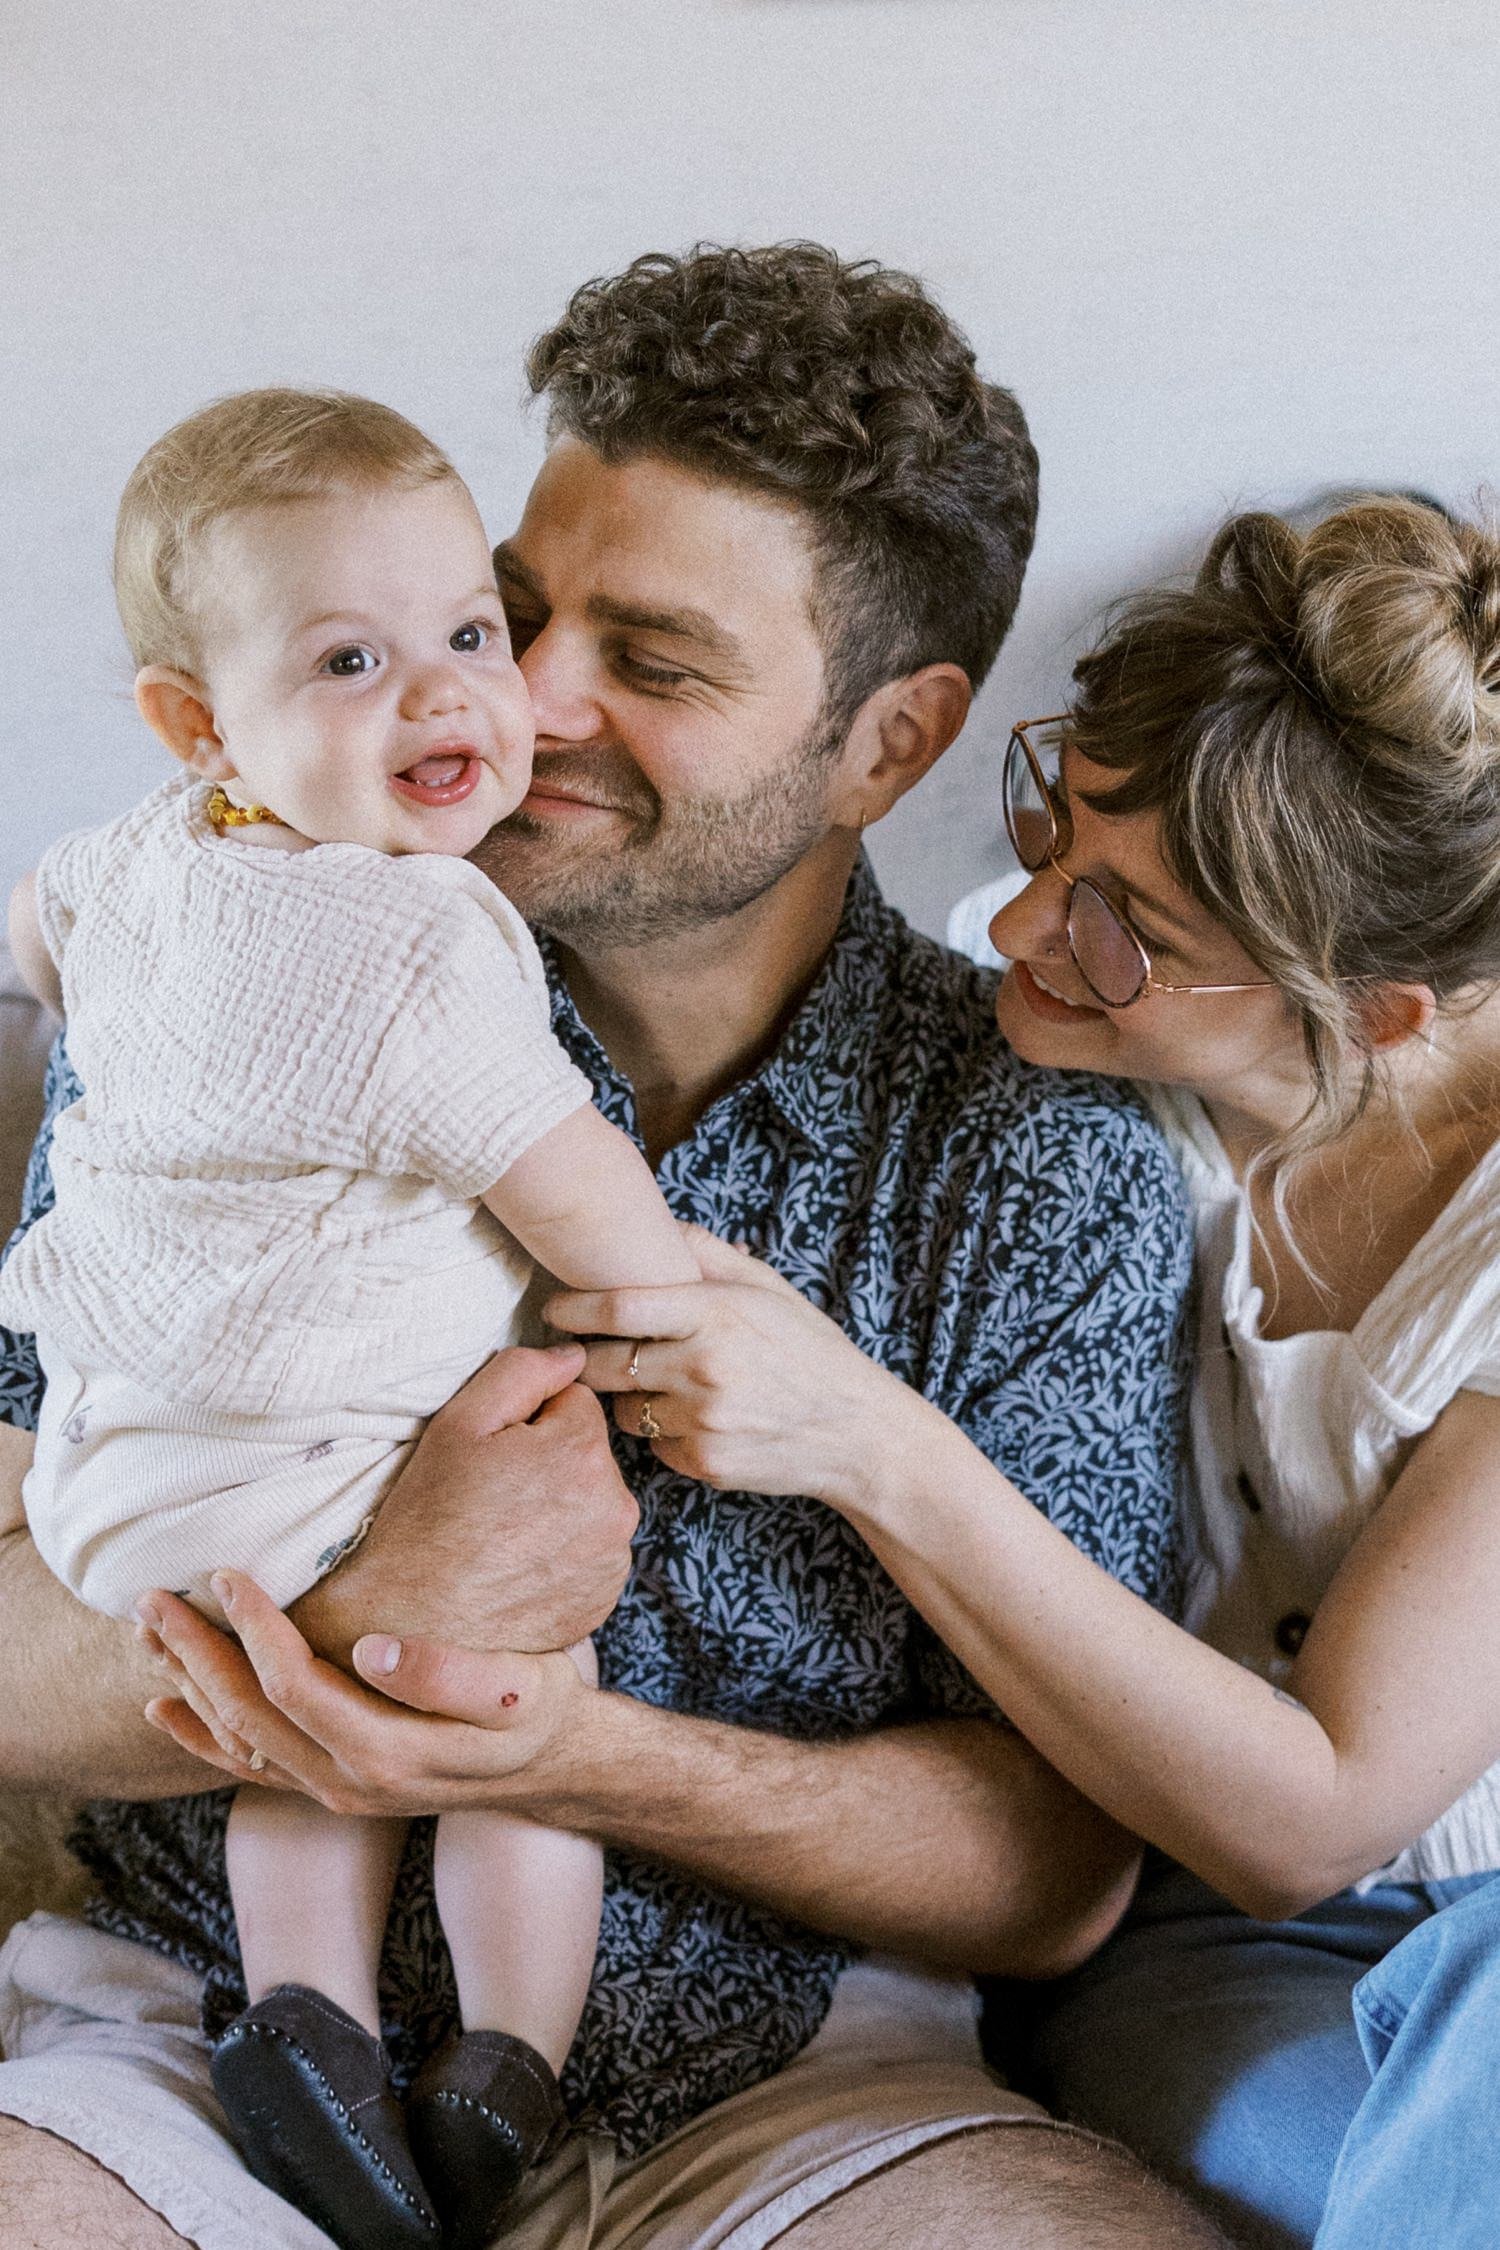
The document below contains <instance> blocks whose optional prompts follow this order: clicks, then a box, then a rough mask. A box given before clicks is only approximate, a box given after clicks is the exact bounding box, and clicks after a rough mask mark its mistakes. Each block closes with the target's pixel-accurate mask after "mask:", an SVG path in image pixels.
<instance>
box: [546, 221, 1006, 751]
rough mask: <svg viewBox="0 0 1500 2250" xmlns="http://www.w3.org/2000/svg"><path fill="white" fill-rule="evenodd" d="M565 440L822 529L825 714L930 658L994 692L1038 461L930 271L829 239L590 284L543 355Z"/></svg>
mask: <svg viewBox="0 0 1500 2250" xmlns="http://www.w3.org/2000/svg"><path fill="white" fill-rule="evenodd" d="M527 375H528V377H529V380H530V383H531V388H532V390H533V392H535V393H539V394H545V396H546V398H547V400H548V402H549V408H550V414H549V423H548V428H549V433H550V434H551V435H553V436H558V435H567V436H571V437H576V438H580V439H582V440H583V442H584V443H585V444H587V445H589V446H591V447H592V448H593V449H594V451H595V452H597V453H598V454H600V455H601V456H602V458H603V459H605V460H606V461H611V462H614V461H621V460H624V459H627V458H629V457H631V456H632V455H636V454H643V453H650V454H657V455H660V456H661V457H663V458H664V459H666V460H669V461H673V462H676V463H678V464H680V465H681V466H682V467H684V468H689V469H693V470H696V471H698V472H700V473H701V474H703V475H706V476H710V477H717V478H723V479H724V480H725V481H727V482H729V483H733V484H737V485H740V486H742V487H747V488H748V489H750V490H751V491H755V492H762V493H767V494H770V495H772V496H773V497H775V498H778V499H781V500H785V501H788V502H790V503H792V505H794V506H795V507H796V508H798V509H799V510H800V511H801V512H802V514H803V515H804V517H805V518H806V519H807V521H808V523H809V524H810V526H811V530H812V537H813V545H814V553H815V557H816V564H817V573H816V581H815V592H814V618H813V622H814V625H815V627H816V629H817V631H818V633H819V636H820V638H821V640H822V643H823V649H824V654H825V658H826V660H827V667H828V676H827V686H826V690H825V698H824V711H825V716H827V717H829V718H830V719H834V720H837V721H840V722H842V723H847V721H848V720H849V719H851V718H852V717H853V715H854V713H855V712H856V711H857V710H858V708H859V706H860V704H861V703H863V701H864V700H865V698H866V696H868V695H870V694H872V693H873V691H874V690H875V689H876V688H877V687H880V686H883V685H884V684H885V682H886V681H888V680H894V679H901V678H904V677H905V675H906V674H907V673H909V672H914V671H917V670H918V669H919V668H920V667H921V666H922V665H924V664H939V663H951V664H957V665H959V666H961V667H962V669H963V670H964V671H965V672H966V673H967V674H968V676H969V679H970V681H971V682H972V683H973V685H974V686H975V687H978V685H979V683H980V681H981V680H982V679H983V678H984V676H985V674H986V673H987V672H988V670H989V668H990V666H991V664H992V663H993V662H994V660H995V655H996V652H997V651H998V649H999V647H1000V643H1001V642H1002V641H1003V640H1004V638H1005V634H1006V631H1007V629H1008V627H1009V625H1010V621H1011V618H1012V617H1013V616H1014V614H1015V608H1016V603H1017V601H1018V599H1019V598H1020V592H1021V579H1022V575H1023V573H1024V571H1025V568H1026V560H1027V557H1028V556H1029V554H1030V553H1031V544H1032V540H1033V537H1034V536H1035V532H1036V507H1037V458H1036V452H1035V449H1034V448H1033V446H1032V443H1031V439H1030V436H1029V434H1028V431H1027V428H1026V418H1025V416H1024V415H1023V413H1022V412H1021V409H1020V406H1019V405H1018V403H1017V401H1016V400H1015V399H1014V398H1013V397H1012V395H1011V393H1010V392H1009V391H1006V390H1001V389H1000V388H998V386H996V385H995V384H992V383H985V382H983V381H981V379H980V376H979V373H978V370H977V369H976V367H975V363H974V354H973V352H972V350H971V349H970V347H969V344H968V341H967V339H966V338H965V337H964V336H963V335H962V334H961V333H960V331H959V330H958V329H957V328H956V327H955V326H954V325H953V323H952V321H951V320H949V319H948V317H947V315H946V314H945V313H943V312H942V311H940V309H939V308H938V306H937V305H935V304H934V303H933V301H932V299H931V297H929V296H928V294H927V292H926V290H925V289H924V288H923V287H922V284H921V283H920V282H919V281H918V280H916V279H915V278H914V277H913V276H912V275H911V274H908V273H898V272H895V271H893V270H892V269H891V268H890V267H888V266H881V265H877V264H876V263H875V261H874V260H873V259H863V260H861V261H859V262H857V263H848V262H846V261H845V260H844V259H842V258H839V257H838V256H836V255H835V253H834V252H833V251H832V250H827V249H824V248H823V247H822V246H821V245H820V244H818V243H816V242H783V243H777V244H775V245H773V246H770V247H768V248H764V249H748V250H745V249H726V248H723V247H721V246H719V245H717V244H713V243H699V244H698V245H697V246H696V247H695V248H694V249H692V250H690V251H689V252H688V253H687V254H686V255H685V256H683V257H671V256H668V255H667V254H665V253H663V252H654V253H652V254H650V255H648V256H646V257H641V258H637V259H636V260H635V262H634V264H633V265H631V266H629V267H628V268H627V269H626V271H625V272H624V273H622V274H617V275H615V276H614V277H613V278H611V279H601V280H595V281H588V282H585V283H584V285H583V287H582V288H581V289H579V290H578V291H577V292H576V293H575V295H574V296H573V298H572V300H571V302H570V303H569V305H568V309H567V311H566V312H565V313H564V315H563V317H562V319H561V320H560V321H559V322H558V324H557V326H556V327H555V328H550V329H549V330H548V331H547V333H546V334H545V335H543V336H540V337H538V339H537V341H536V343H535V344H534V345H533V346H532V348H531V352H530V354H529V356H528V359H527Z"/></svg>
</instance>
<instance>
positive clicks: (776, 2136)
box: [0, 1914, 1068, 2250]
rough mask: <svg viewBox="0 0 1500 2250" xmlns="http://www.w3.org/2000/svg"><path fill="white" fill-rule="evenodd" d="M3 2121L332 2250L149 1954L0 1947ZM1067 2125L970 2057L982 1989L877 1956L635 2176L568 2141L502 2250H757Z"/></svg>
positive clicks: (260, 2241) (268, 2230)
mask: <svg viewBox="0 0 1500 2250" xmlns="http://www.w3.org/2000/svg"><path fill="white" fill-rule="evenodd" d="M0 2045H3V2047H4V2051H5V2055H6V2058H7V2059H6V2060H5V2062H4V2063H3V2064H0V2114H4V2115H6V2116H10V2117H17V2118H21V2119H23V2120H24V2121H25V2122H26V2123H27V2124H29V2125H39V2126H42V2127H45V2129H46V2130H47V2131H48V2132H51V2133H55V2134H57V2135H58V2136H59V2138H60V2139H62V2140H65V2141H70V2142H71V2143H72V2144H73V2145H74V2146H75V2147H77V2148H80V2149H84V2150H86V2151H87V2153H88V2154H89V2155H90V2156H93V2157H95V2158H97V2159H98V2161H99V2162H100V2163H101V2164H103V2165H105V2166H106V2167H107V2168H108V2169H109V2170H110V2171H111V2172H114V2173H116V2174H117V2175H118V2177H119V2178H120V2179H122V2180H123V2181H124V2182H125V2183H126V2185H127V2186H128V2187H130V2188H132V2189H133V2190H134V2192H135V2193H136V2194H137V2195H138V2196H139V2197H140V2198H141V2200H142V2201H143V2202H144V2203H147V2204H149V2205H150V2207H151V2209H152V2210H153V2211H156V2212H159V2213H160V2215H161V2217H162V2218H163V2219H165V2220H166V2222H167V2224H168V2225H169V2226H171V2227H173V2228H175V2229H176V2231H177V2232H178V2233H179V2234H180V2235H183V2236H185V2237H186V2239H187V2240H188V2241H189V2242H191V2243H195V2244H197V2245H198V2250H328V2238H327V2236H326V2235H325V2234H323V2233H322V2231H321V2230H320V2229H319V2228H317V2227H315V2226H313V2225H312V2223H311V2221H310V2220H307V2219H304V2218H303V2217H302V2216H301V2214H300V2213H299V2212H297V2211H294V2210H293V2209H292V2207H291V2206H290V2204H287V2203H283V2202H282V2200H281V2199H280V2197H279V2196H276V2195H273V2194H272V2193H271V2192H270V2190H269V2189H267V2188H263V2187H261V2186H260V2185H259V2183H258V2182H257V2181H255V2180H252V2179H251V2178H250V2176H249V2174H248V2173H247V2172H246V2170H245V2167H244V2165H243V2164H242V2163H241V2161H240V2159H239V2157H238V2155H237V2154H236V2153H235V2150H234V2148H233V2146H232V2145H231V2143H230V2141H229V2140H228V2138H227V2136H226V2134H225V2130H224V2124H223V2119H222V2116H221V2114H220V2111H219V2108H218V2104H217V2102H216V2101H215V2100H214V2096H213V2091H212V2088H211V2086H210V2084H209V2075H208V2048H207V2045H206V2043H205V2041H204V2039H203V2037H202V2034H201V2033H200V2031H199V2029H198V1982H197V1979H196V1978H194V1977H192V1976H190V1975H189V1974H188V1973H187V1971H186V1970H184V1969H180V1968H178V1967H177V1966H176V1965H175V1964H174V1963H172V1962H169V1961H164V1960H161V1959H160V1958H159V1957H158V1956H157V1955H156V1954H154V1953H151V1952H150V1951H148V1950H147V1949H146V1948H145V1947H144V1946H138V1945H131V1944H128V1943H127V1942H126V1941H125V1940H124V1939H123V1938H116V1937H108V1936H106V1935H105V1934H104V1933H102V1932H101V1931H97V1930H91V1929H89V1928H88V1927H87V1926H86V1925H85V1924H84V1923H82V1922H78V1921H75V1920H73V1919H71V1918H70V1917H68V1916H65V1915H61V1914H34V1915H32V1917H31V1919H30V1920H29V1921H27V1922H22V1923H21V1924H20V1925H19V1926H18V1927H17V1928H16V1929H15V1930H14V1931H12V1933H11V1936H10V1938H9V1940H8V1941H7V1943H6V1945H5V1947H4V1949H3V1951H0ZM989 2125H1032V2126H1037V2125H1040V2126H1044V2127H1048V2128H1051V2129H1053V2130H1057V2131H1067V2130H1068V2128H1067V2127H1057V2126H1054V2125H1053V2121H1052V2120H1051V2119H1050V2118H1049V2117H1048V2116H1047V2115H1046V2113H1045V2111H1043V2110H1040V2109H1038V2108H1037V2106H1036V2104H1035V2103H1034V2102H1028V2101H1026V2100H1024V2099H1023V2098H1022V2097H1021V2096H1020V2095H1019V2094H1012V2093H1009V2092H1007V2090H1006V2089H1005V2087H1004V2086H1003V2085H1001V2083H1000V2082H999V2080H998V2079H996V2078H995V2077H994V2076H993V2074H992V2073H991V2072H990V2071H988V2070H987V2069H986V2068H985V2067H984V2065H983V2063H982V2062H981V2061H980V2059H979V2045H978V2038H977V2034H976V2028H975V2010H974V2001H973V1994H972V1989H971V1987H970V1985H969V1983H968V1980H967V1979H965V1978H957V1977H955V1978H951V1979H948V1978H943V1977H938V1976H933V1975H930V1974H928V1973H927V1972H925V1971H919V1970H914V1969H911V1968H908V1967H906V1966H905V1965H904V1964H901V1963H897V1962H893V1961H892V1962H887V1961H870V1962H864V1963H861V1964H860V1965H859V1966H858V1967H856V1968H853V1969H850V1970H849V1971H848V1972H847V1973H846V1975H845V1976H844V1977H843V1978H842V1979H841V1980H840V1984H839V1989H838V1993H837V1995H836V1997H835V2000H834V2004H833V2007H832V2009H831V2011H830V2013H829V2016H828V2019H827V2021H826V2023H825V2024H824V2026H823V2028H822V2030H821V2031H820V2032H819V2033H818V2035H817V2037H816V2038H815V2039H814V2040H813V2041H812V2043H811V2044H810V2045H809V2046H808V2047H807V2048H805V2049H804V2051H803V2052H802V2054H800V2055H799V2056H798V2057H797V2059H796V2061H795V2062H793V2063H791V2064H789V2065H788V2067H787V2068H786V2069H785V2070H783V2071H780V2072H778V2074H777V2075H776V2076H775V2077H774V2078H770V2079H767V2080H766V2081H765V2083H764V2084H763V2085H760V2086H754V2087H752V2088H750V2090H749V2091H748V2092H747V2093H743V2094H737V2095H735V2096H734V2098H733V2099H732V2100H730V2101H727V2102H721V2103H720V2104H719V2105H718V2107H717V2108H715V2109H712V2110H709V2111H707V2112H706V2113H705V2114H704V2115H703V2116H702V2117H700V2118H697V2119H696V2120H695V2121H694V2122H693V2123H692V2124H691V2125H688V2126H686V2127H685V2128H684V2129H683V2130H682V2131H681V2132H678V2133H674V2134H673V2135H672V2137H671V2138H670V2139H669V2140H667V2141H664V2142H662V2144H661V2145H660V2146H659V2147H658V2148H655V2149H653V2150H652V2151H651V2153H650V2155H648V2156H643V2157H638V2158H636V2159H635V2160H634V2161H633V2162H631V2163H621V2162H620V2161H619V2160H618V2159H617V2158H616V2156H615V2153H614V2148H613V2144H612V2143H611V2142H610V2141H608V2140H606V2139H604V2138H602V2137H599V2136H577V2137H575V2138H574V2139H573V2140H572V2141H571V2142H569V2143H568V2144H567V2145H566V2146H565V2147H564V2148H563V2149H562V2150H561V2151H560V2152H559V2153H558V2155H557V2156H556V2157H554V2159H553V2160H552V2162H551V2163H549V2164H548V2165H546V2166H544V2167H543V2169H542V2170H541V2171H539V2172H537V2173H535V2174H534V2175H533V2177H532V2179H531V2181H530V2182H529V2183H528V2187H527V2192H526V2195H525V2198H524V2201H523V2203H522V2206H521V2208H520V2209H519V2210H518V2212H517V2214H516V2217H515V2220H514V2222H513V2224H511V2225H510V2226H508V2227H507V2229H506V2234H505V2242H506V2246H507V2250H645V2246H646V2245H649V2246H650V2250H763V2246H764V2245H766V2244H769V2243H773V2242H775V2241H776V2240H777V2239H778V2238H779V2237H780V2236H781V2235H783V2234H784V2233H785V2232H786V2231H787V2229H788V2228H789V2227H792V2226H794V2225H795V2224H796V2222H797V2221H798V2220H799V2219H802V2218H805V2217H806V2216H807V2214H808V2213H809V2212H811V2211H815V2210H817V2209H818V2207H819V2206H820V2205H821V2204H824V2203H827V2202H829V2201H831V2200H832V2198H833V2197H834V2196H836V2195H839V2194H840V2193H842V2192H843V2190H844V2189H846V2188H848V2187H851V2186H853V2185H854V2184H855V2182H857V2181H859V2180H861V2179H864V2178H866V2177H868V2176H869V2175H870V2174H871V2173H874V2172H879V2171H883V2170H884V2169H885V2167H886V2166H887V2165H889V2164H892V2163H895V2162H897V2161H899V2159H900V2158H902V2157H903V2156H908V2155H910V2154H911V2153H912V2151H913V2150H915V2149H919V2148H922V2147H924V2146H926V2145H928V2144H930V2143H932V2142H935V2141H941V2140H944V2139H946V2138H948V2137H949V2136H950V2135H952V2134H954V2133H962V2132H968V2131H971V2130H973V2129H974V2128H976V2127H980V2126H989Z"/></svg>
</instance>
